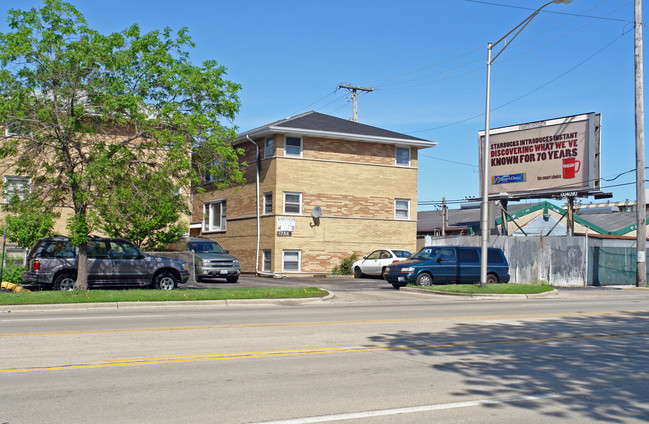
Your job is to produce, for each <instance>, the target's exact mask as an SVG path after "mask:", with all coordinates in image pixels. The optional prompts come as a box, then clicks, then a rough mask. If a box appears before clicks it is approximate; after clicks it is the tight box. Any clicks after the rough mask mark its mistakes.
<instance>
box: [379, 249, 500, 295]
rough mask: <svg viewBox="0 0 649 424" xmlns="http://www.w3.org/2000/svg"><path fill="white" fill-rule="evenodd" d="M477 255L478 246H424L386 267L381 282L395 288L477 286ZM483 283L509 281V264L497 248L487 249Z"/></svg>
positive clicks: (478, 273)
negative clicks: (407, 286) (452, 284)
mask: <svg viewBox="0 0 649 424" xmlns="http://www.w3.org/2000/svg"><path fill="white" fill-rule="evenodd" d="M480 253H481V249H480V248H479V247H466V246H429V247H424V248H423V249H421V250H420V251H419V252H417V253H415V254H414V255H412V256H411V257H410V258H409V259H406V260H403V261H400V262H398V263H396V264H393V265H390V266H389V267H388V268H386V269H385V273H384V274H383V279H384V280H386V281H387V282H388V283H390V284H392V286H393V287H394V288H395V289H398V288H399V287H404V286H406V285H408V284H414V285H418V286H431V285H433V284H449V283H458V284H459V283H478V282H480ZM487 282H488V283H508V282H509V263H507V258H505V255H504V253H503V251H502V250H501V249H497V248H493V247H490V248H489V249H488V250H487Z"/></svg>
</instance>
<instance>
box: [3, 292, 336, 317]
mask: <svg viewBox="0 0 649 424" xmlns="http://www.w3.org/2000/svg"><path fill="white" fill-rule="evenodd" d="M321 290H324V289H321ZM325 291H326V292H327V293H328V294H327V295H326V296H324V297H286V298H278V299H222V300H178V301H168V302H102V303H52V304H40V305H1V306H0V313H3V312H12V311H50V310H66V309H72V310H79V309H93V310H99V309H137V308H180V307H186V306H218V307H227V306H235V305H264V304H266V305H270V304H277V305H285V304H288V303H290V304H293V305H295V304H305V303H318V302H324V301H327V300H329V299H332V298H333V297H334V296H335V294H334V293H333V292H331V291H329V290H325Z"/></svg>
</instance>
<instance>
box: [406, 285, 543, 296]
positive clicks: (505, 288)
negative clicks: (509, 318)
mask: <svg viewBox="0 0 649 424" xmlns="http://www.w3.org/2000/svg"><path fill="white" fill-rule="evenodd" d="M408 287H416V288H419V289H427V290H434V291H440V292H449V293H470V294H488V293H491V294H533V293H544V292H548V291H552V290H553V287H552V286H548V285H540V284H514V283H511V284H489V285H487V287H485V288H482V287H480V284H479V283H478V284H447V285H437V286H431V287H420V286H408Z"/></svg>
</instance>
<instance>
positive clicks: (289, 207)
mask: <svg viewBox="0 0 649 424" xmlns="http://www.w3.org/2000/svg"><path fill="white" fill-rule="evenodd" d="M284 213H289V214H298V215H299V214H301V213H302V193H291V192H284Z"/></svg>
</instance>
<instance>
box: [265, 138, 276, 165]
mask: <svg viewBox="0 0 649 424" xmlns="http://www.w3.org/2000/svg"><path fill="white" fill-rule="evenodd" d="M273 155H275V143H274V140H273V137H272V136H271V137H266V141H265V142H264V159H266V158H272V157H273Z"/></svg>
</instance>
